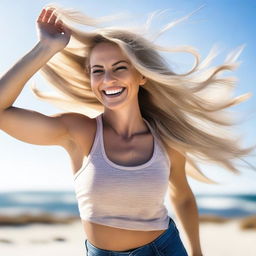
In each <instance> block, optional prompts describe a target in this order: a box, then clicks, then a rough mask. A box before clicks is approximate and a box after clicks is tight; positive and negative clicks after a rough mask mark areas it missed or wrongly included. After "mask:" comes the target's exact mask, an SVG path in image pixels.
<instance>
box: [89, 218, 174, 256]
mask: <svg viewBox="0 0 256 256" xmlns="http://www.w3.org/2000/svg"><path fill="white" fill-rule="evenodd" d="M176 231H177V227H176V224H175V222H174V221H173V219H172V218H171V217H170V219H169V226H168V229H166V230H165V232H164V233H162V234H161V235H160V236H159V237H157V238H156V239H155V240H153V241H152V242H150V243H149V244H146V245H143V246H141V247H138V248H135V249H132V250H127V251H110V250H104V249H100V248H97V247H95V246H94V245H92V244H91V243H90V242H89V241H88V240H85V246H86V247H87V248H88V250H89V251H91V252H92V253H94V254H96V255H97V254H99V255H102V256H103V255H104V256H108V255H111V256H112V255H113V256H114V255H116V256H128V255H131V254H130V253H135V252H137V251H139V250H142V249H144V248H145V247H151V244H154V246H156V247H161V245H162V244H164V243H165V242H166V240H168V239H169V238H170V236H171V235H172V234H174V233H175V232H176Z"/></svg>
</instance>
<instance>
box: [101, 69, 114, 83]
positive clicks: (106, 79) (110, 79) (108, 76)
mask: <svg viewBox="0 0 256 256" xmlns="http://www.w3.org/2000/svg"><path fill="white" fill-rule="evenodd" d="M103 80H104V83H106V84H111V83H113V82H114V81H116V78H115V76H114V75H113V74H112V72H111V71H105V73H104V77H103Z"/></svg>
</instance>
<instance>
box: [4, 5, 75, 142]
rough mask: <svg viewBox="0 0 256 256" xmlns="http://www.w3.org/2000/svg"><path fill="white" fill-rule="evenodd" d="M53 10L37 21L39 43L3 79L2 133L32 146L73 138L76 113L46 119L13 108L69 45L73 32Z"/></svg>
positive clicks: (36, 113) (32, 112) (40, 115)
mask: <svg viewBox="0 0 256 256" xmlns="http://www.w3.org/2000/svg"><path fill="white" fill-rule="evenodd" d="M56 18H57V17H56V15H55V14H54V12H53V11H52V10H44V9H43V11H42V12H41V14H40V16H39V17H38V20H37V28H38V36H39V41H38V43H37V44H36V45H35V47H34V48H33V49H32V50H31V51H29V52H28V53H27V54H26V55H25V56H24V57H22V58H21V59H20V60H19V61H18V62H17V63H16V64H15V65H14V66H13V67H12V68H11V69H10V70H8V71H7V72H6V73H5V74H4V75H3V76H2V77H1V78H0V129H1V130H3V131H5V132H6V133H8V134H9V135H11V136H13V137H15V138H17V139H19V140H21V141H24V142H28V143H31V144H38V145H62V146H64V144H65V143H67V141H68V140H69V139H71V138H70V136H71V135H70V132H69V127H68V124H69V123H70V122H69V119H71V118H73V116H74V114H72V113H63V114H57V115H52V116H46V115H43V114H41V113H39V112H36V111H32V110H27V109H22V108H18V107H14V106H12V104H13V103H14V102H15V100H16V98H17V97H18V95H19V94H20V92H21V91H22V89H23V87H24V85H25V84H26V82H27V81H28V80H29V79H30V78H31V77H32V76H33V75H34V74H35V73H36V72H37V71H38V70H39V69H40V68H41V67H42V66H44V65H45V64H46V63H47V62H48V61H49V60H50V59H51V57H53V56H54V55H55V54H56V53H57V52H58V51H60V50H62V49H63V48H64V47H65V46H66V45H67V44H68V42H69V40H70V35H71V31H70V30H69V29H67V28H66V27H64V26H63V23H62V22H61V21H60V20H59V21H56Z"/></svg>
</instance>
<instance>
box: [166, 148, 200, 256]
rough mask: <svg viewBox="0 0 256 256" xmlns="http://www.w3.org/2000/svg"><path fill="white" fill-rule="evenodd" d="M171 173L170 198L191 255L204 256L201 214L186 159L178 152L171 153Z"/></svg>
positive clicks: (172, 150)
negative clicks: (201, 238)
mask: <svg viewBox="0 0 256 256" xmlns="http://www.w3.org/2000/svg"><path fill="white" fill-rule="evenodd" d="M169 157H170V160H171V170H170V171H171V172H170V177H169V193H170V194H169V196H170V201H171V204H172V206H173V208H174V211H175V215H176V216H177V218H178V220H179V222H180V224H181V226H182V228H183V230H184V232H185V235H186V236H187V238H188V241H189V248H188V249H189V255H190V256H202V255H203V254H202V251H201V246H200V238H199V214H198V208H197V204H196V200H195V196H194V194H193V192H192V190H191V188H190V186H189V184H188V182H187V178H186V173H185V163H186V158H185V157H184V156H183V155H182V154H180V153H179V152H178V151H176V150H174V149H171V150H170V151H169Z"/></svg>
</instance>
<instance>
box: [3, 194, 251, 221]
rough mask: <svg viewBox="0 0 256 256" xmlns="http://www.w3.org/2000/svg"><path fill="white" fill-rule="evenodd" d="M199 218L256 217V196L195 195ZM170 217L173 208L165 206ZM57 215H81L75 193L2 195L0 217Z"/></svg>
mask: <svg viewBox="0 0 256 256" xmlns="http://www.w3.org/2000/svg"><path fill="white" fill-rule="evenodd" d="M195 198H196V201H197V206H198V209H199V215H205V214H207V215H214V216H218V217H226V218H230V217H246V216H250V215H256V194H228V195H212V194H210V195H207V194H200V195H196V194H195ZM166 207H167V209H168V212H169V215H170V216H172V215H173V211H172V209H171V207H169V206H168V204H166ZM42 213H46V214H51V215H54V216H55V215H56V216H63V217H69V216H72V217H73V216H79V211H78V206H77V201H76V197H75V193H74V192H73V191H47V192H46V191H20V192H18V191H17V192H1V193H0V215H2V216H4V215H7V216H16V215H20V214H29V215H38V214H42Z"/></svg>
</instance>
